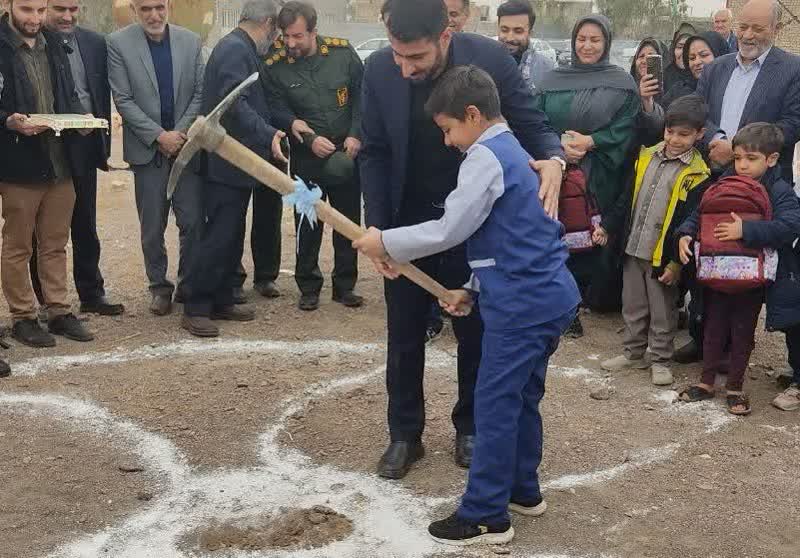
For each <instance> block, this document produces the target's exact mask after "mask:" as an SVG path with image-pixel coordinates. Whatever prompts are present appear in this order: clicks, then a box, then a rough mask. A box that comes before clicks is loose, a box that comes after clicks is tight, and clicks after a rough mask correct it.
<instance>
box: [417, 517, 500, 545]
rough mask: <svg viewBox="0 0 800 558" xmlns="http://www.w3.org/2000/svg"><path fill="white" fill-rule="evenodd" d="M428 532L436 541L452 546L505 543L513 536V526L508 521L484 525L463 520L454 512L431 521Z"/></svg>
mask: <svg viewBox="0 0 800 558" xmlns="http://www.w3.org/2000/svg"><path fill="white" fill-rule="evenodd" d="M428 533H430V535H431V537H432V538H433V540H435V541H436V542H440V543H442V544H449V545H452V546H469V545H472V544H506V543H509V542H511V539H513V538H514V528H513V527H512V526H511V522H510V521H504V522H502V523H498V524H495V525H484V524H482V523H471V522H469V521H465V520H463V519H461V518H459V517H458V515H456V514H455V513H454V514H453V515H451V516H450V517H448V518H447V519H442V520H441V521H434V522H433V523H431V524H430V525H429V526H428Z"/></svg>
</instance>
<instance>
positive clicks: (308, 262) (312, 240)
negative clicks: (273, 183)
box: [294, 174, 361, 294]
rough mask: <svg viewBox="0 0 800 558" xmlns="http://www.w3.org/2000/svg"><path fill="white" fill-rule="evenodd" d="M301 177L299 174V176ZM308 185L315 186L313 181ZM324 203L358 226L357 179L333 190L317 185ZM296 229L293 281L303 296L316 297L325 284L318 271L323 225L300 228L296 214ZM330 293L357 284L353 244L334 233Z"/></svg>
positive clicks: (347, 289) (358, 188)
mask: <svg viewBox="0 0 800 558" xmlns="http://www.w3.org/2000/svg"><path fill="white" fill-rule="evenodd" d="M301 176H302V174H301ZM311 182H314V183H316V181H315V180H311ZM319 186H320V188H321V189H322V192H323V194H324V197H325V199H327V200H328V202H329V203H330V204H331V205H332V206H333V207H335V208H336V209H338V210H339V211H341V212H342V214H344V215H345V217H347V218H348V219H350V220H351V221H353V222H355V223H361V188H360V187H359V181H358V178H357V177H355V178H354V179H353V180H351V181H349V182H347V183H345V184H339V185H336V186H326V185H325V184H319ZM294 223H295V228H297V227H299V232H298V235H299V237H298V239H297V264H296V266H295V275H294V277H295V281H296V283H297V287H298V288H299V289H300V292H301V293H302V294H319V292H320V290H322V284H323V282H324V280H323V277H322V271H321V270H320V268H319V251H320V248H321V247H322V229H323V224H322V222H321V221H318V222H317V224H316V225H315V226H314V228H313V229H312V228H311V226H310V225H309V223H308V222H307V221H306V220H303V222H302V225H301V224H300V216H299V215H298V214H297V213H295V216H294ZM331 280H332V282H333V290H334V292H337V293H343V292H346V291H352V290H353V289H354V288H355V286H356V281H357V280H358V255H357V252H356V251H355V250H354V249H353V246H352V243H351V241H350V240H348V239H347V238H345V237H343V236H342V235H340V234H339V233H337V232H334V233H333V273H332V274H331Z"/></svg>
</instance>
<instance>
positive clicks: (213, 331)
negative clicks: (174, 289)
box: [181, 314, 219, 337]
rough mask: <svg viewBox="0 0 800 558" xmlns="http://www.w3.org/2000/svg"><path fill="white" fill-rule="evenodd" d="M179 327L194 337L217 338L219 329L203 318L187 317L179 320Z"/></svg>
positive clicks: (184, 316)
mask: <svg viewBox="0 0 800 558" xmlns="http://www.w3.org/2000/svg"><path fill="white" fill-rule="evenodd" d="M181 327H182V328H183V329H185V330H186V331H188V332H189V333H191V334H192V335H194V336H195V337H219V328H218V327H217V326H216V324H215V323H214V322H212V321H211V320H210V319H209V318H207V317H205V316H187V315H186V314H184V315H183V317H182V318H181Z"/></svg>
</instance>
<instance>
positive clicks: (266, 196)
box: [234, 184, 283, 287]
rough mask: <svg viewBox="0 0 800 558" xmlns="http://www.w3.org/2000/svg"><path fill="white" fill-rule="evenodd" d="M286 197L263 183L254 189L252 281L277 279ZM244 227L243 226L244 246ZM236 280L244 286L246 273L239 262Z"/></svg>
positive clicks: (251, 234) (251, 242) (251, 233)
mask: <svg viewBox="0 0 800 558" xmlns="http://www.w3.org/2000/svg"><path fill="white" fill-rule="evenodd" d="M282 216H283V199H282V198H281V195H280V194H279V193H277V192H275V191H274V190H270V189H269V188H267V187H266V186H263V185H261V184H258V185H256V187H255V188H254V189H253V224H252V226H251V227H250V250H251V252H252V254H253V268H254V271H253V283H254V284H255V283H264V282H267V281H275V280H276V279H277V278H278V274H279V273H280V269H281V219H282ZM244 238H245V227H242V244H243V245H244ZM234 275H235V278H234V283H235V285H236V286H237V287H242V286H243V285H244V283H245V281H246V280H247V272H246V271H245V269H244V266H243V265H242V264H241V263H240V264H239V266H238V267H237V269H236V271H235V273H234Z"/></svg>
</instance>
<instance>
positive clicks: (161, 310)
mask: <svg viewBox="0 0 800 558" xmlns="http://www.w3.org/2000/svg"><path fill="white" fill-rule="evenodd" d="M150 313H151V314H155V315H156V316H166V315H167V314H170V313H172V297H171V296H170V295H165V294H157V295H153V300H151V301H150Z"/></svg>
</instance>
